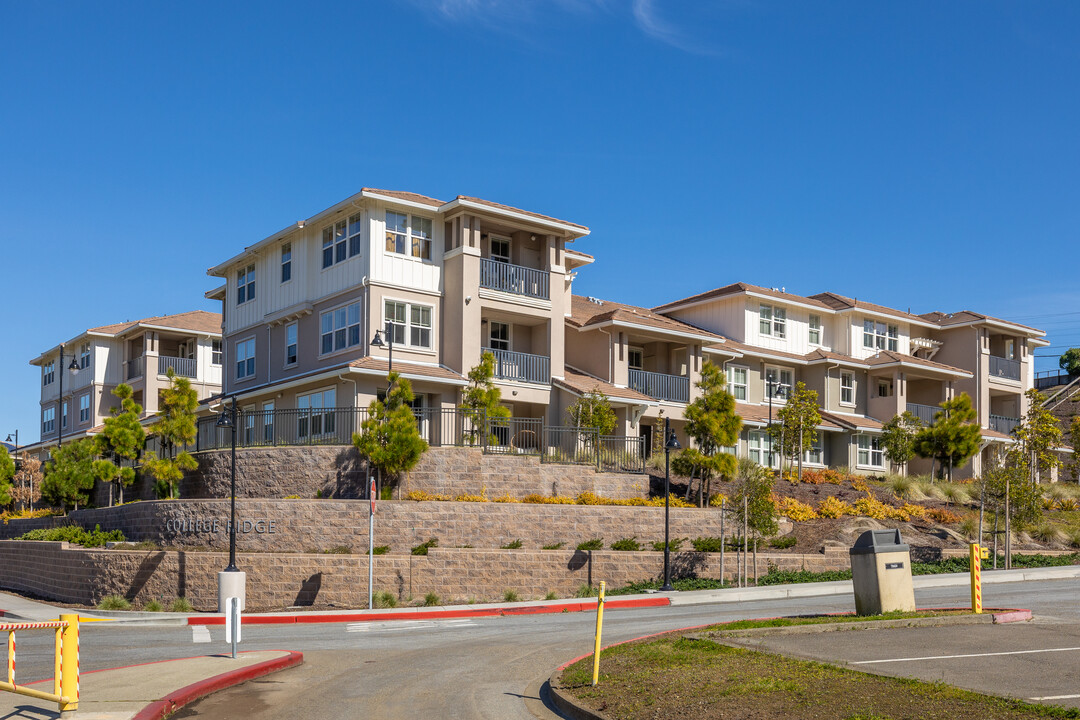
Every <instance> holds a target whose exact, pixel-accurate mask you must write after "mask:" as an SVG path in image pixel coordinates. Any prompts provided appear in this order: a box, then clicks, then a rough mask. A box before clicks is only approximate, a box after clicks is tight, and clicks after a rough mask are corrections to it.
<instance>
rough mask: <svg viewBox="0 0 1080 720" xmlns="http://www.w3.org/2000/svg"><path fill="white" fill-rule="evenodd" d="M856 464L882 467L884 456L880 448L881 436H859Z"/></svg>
mask: <svg viewBox="0 0 1080 720" xmlns="http://www.w3.org/2000/svg"><path fill="white" fill-rule="evenodd" d="M858 464H859V465H864V466H866V467H884V465H885V456H884V453H883V452H882V450H881V438H878V437H873V436H870V435H860V436H859V459H858Z"/></svg>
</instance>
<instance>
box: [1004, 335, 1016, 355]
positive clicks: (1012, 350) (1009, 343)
mask: <svg viewBox="0 0 1080 720" xmlns="http://www.w3.org/2000/svg"><path fill="white" fill-rule="evenodd" d="M1005 359H1006V360H1015V359H1016V341H1015V340H1013V339H1012V338H1009V339H1008V340H1006V341H1005Z"/></svg>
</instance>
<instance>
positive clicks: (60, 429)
mask: <svg viewBox="0 0 1080 720" xmlns="http://www.w3.org/2000/svg"><path fill="white" fill-rule="evenodd" d="M57 366H58V368H59V370H60V372H59V373H58V374H59V375H60V388H59V393H58V394H57V396H56V403H57V405H58V407H57V408H56V414H57V415H59V416H60V417H58V418H57V419H56V447H60V446H61V445H63V444H64V421H65V420H67V417H66V416H65V415H64V345H63V344H61V345H60V360H59V361H58V362H57ZM68 370H69V371H70V372H71V377H75V376H76V375H78V374H79V363H78V362H77V361H76V360H75V356H74V355H72V356H71V365H68Z"/></svg>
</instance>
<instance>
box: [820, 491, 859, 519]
mask: <svg viewBox="0 0 1080 720" xmlns="http://www.w3.org/2000/svg"><path fill="white" fill-rule="evenodd" d="M817 512H818V515H820V516H821V517H823V518H833V519H835V518H839V517H843V516H844V515H854V514H855V508H853V507H852V506H851V504H850V503H847V502H844V501H843V500H841V499H840V498H837V497H832V496H829V497H827V498H825V499H824V500H822V501H821V502H820V503H818V509H817Z"/></svg>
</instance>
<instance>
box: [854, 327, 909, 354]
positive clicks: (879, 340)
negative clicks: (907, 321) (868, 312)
mask: <svg viewBox="0 0 1080 720" xmlns="http://www.w3.org/2000/svg"><path fill="white" fill-rule="evenodd" d="M899 345H900V328H899V327H898V326H896V325H886V324H885V323H882V322H874V321H873V320H863V347H864V348H870V349H874V348H877V349H878V350H891V351H892V352H896V351H897V350H898V349H899Z"/></svg>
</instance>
